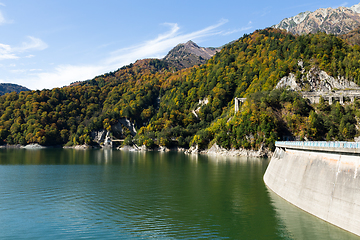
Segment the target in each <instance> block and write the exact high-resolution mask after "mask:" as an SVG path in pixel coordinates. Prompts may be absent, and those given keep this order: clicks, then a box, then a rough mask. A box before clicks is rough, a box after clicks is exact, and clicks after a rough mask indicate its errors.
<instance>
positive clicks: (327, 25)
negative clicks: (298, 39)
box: [272, 3, 360, 35]
mask: <svg viewBox="0 0 360 240" xmlns="http://www.w3.org/2000/svg"><path fill="white" fill-rule="evenodd" d="M359 13H360V3H359V4H357V5H354V6H352V7H350V8H347V7H338V8H336V9H333V8H320V9H318V10H316V11H314V12H310V11H307V12H302V13H299V14H298V15H296V16H293V17H290V18H285V19H283V20H282V21H281V22H280V23H279V24H276V25H273V26H272V27H274V28H280V29H285V30H287V31H289V32H291V33H294V34H304V33H305V34H306V33H316V32H318V31H322V32H326V33H328V34H336V35H340V34H345V33H348V32H350V31H351V30H354V29H355V28H357V27H358V26H359V25H360V14H359Z"/></svg>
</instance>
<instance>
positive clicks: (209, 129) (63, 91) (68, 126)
mask: <svg viewBox="0 0 360 240" xmlns="http://www.w3.org/2000/svg"><path fill="white" fill-rule="evenodd" d="M299 60H303V63H304V64H303V65H304V68H305V70H309V69H311V68H312V67H314V66H317V67H318V68H320V69H321V70H324V71H326V72H327V73H328V74H329V75H331V76H345V77H346V78H348V79H349V80H351V81H354V82H355V83H357V84H359V83H360V68H359V67H360V47H359V46H358V45H355V46H350V45H348V44H347V43H346V42H345V41H344V40H342V39H340V38H338V37H336V36H334V35H327V34H325V33H318V34H309V35H301V36H294V35H292V34H289V33H286V32H284V31H281V30H276V29H265V30H259V31H256V32H254V33H253V34H251V35H244V36H243V37H242V38H240V39H239V40H238V41H236V42H234V43H232V44H229V45H226V46H224V47H223V49H222V50H221V51H220V52H219V53H217V54H216V55H215V56H213V57H212V58H211V59H210V60H208V61H207V63H206V64H203V65H200V66H195V67H192V68H187V69H183V70H180V71H176V72H174V69H172V68H171V67H169V66H168V64H167V62H166V61H164V60H158V59H146V60H140V61H137V62H136V63H134V64H130V65H129V66H125V67H123V68H121V69H119V70H117V71H115V72H111V73H108V74H105V75H102V76H98V77H95V78H94V79H92V80H89V81H85V82H82V83H81V84H79V85H77V86H72V87H64V88H55V89H52V90H43V91H31V92H21V93H20V94H16V93H10V94H6V95H4V96H1V97H0V141H1V142H2V143H8V144H17V143H19V144H28V143H40V144H42V145H58V144H59V145H60V144H61V145H62V144H68V145H72V144H83V143H87V144H92V138H91V132H92V131H96V130H101V129H105V130H107V131H109V132H112V131H113V129H112V126H113V125H115V124H116V123H117V122H118V121H119V119H120V118H122V117H125V118H127V119H129V120H130V121H131V122H133V123H134V124H135V126H136V127H137V130H138V131H137V132H138V133H137V135H136V136H135V138H134V139H132V140H131V138H132V137H131V136H130V134H129V133H128V132H127V131H125V132H124V134H123V136H121V137H122V138H125V139H126V141H125V142H126V143H131V141H134V142H135V143H137V144H139V145H142V144H145V145H146V146H147V147H149V148H152V147H154V146H156V145H161V146H167V147H171V146H175V145H177V146H182V147H189V146H191V145H195V144H197V145H198V146H199V147H200V148H206V147H208V146H209V144H212V143H215V142H216V143H218V144H219V145H221V146H223V147H225V148H252V149H258V148H259V147H260V146H262V145H264V146H267V147H270V148H273V147H274V141H275V140H278V139H282V138H283V137H284V136H291V137H296V138H299V139H314V140H325V139H326V140H351V139H353V138H354V136H356V135H357V130H356V124H357V120H356V119H358V117H360V111H359V110H358V106H359V103H358V102H356V103H355V104H353V105H347V106H341V105H340V104H339V103H336V104H333V105H331V106H329V105H328V104H327V103H326V102H324V101H321V103H320V104H318V105H312V106H310V105H309V103H308V102H307V101H306V100H305V99H302V98H301V97H300V95H298V94H297V93H296V92H290V91H287V90H273V89H274V86H275V85H276V84H277V82H278V81H279V79H281V78H282V77H284V76H287V75H288V74H289V73H294V74H295V75H296V76H297V77H298V78H299V79H300V77H301V74H303V73H302V72H301V71H300V69H299V66H298V61H299ZM234 97H247V102H245V103H244V104H243V106H242V108H241V111H239V112H238V113H237V114H236V115H235V114H234V100H233V99H234ZM125 130H126V129H125Z"/></svg>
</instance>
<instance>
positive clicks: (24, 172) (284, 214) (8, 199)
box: [0, 149, 358, 239]
mask: <svg viewBox="0 0 360 240" xmlns="http://www.w3.org/2000/svg"><path fill="white" fill-rule="evenodd" d="M267 164H268V160H266V159H254V158H248V159H247V158H222V157H209V156H197V155H196V156H188V155H184V154H182V153H158V152H147V153H144V152H121V151H111V150H86V151H83V150H73V149H44V150H24V149H0V239H79V238H90V239H121V238H122V239H129V238H141V239H149V238H166V239H169V238H170V239H171V238H173V239H184V238H186V239H188V238H211V239H214V238H216V239H358V238H357V237H356V236H355V235H352V234H350V233H347V232H345V231H343V230H341V229H339V228H337V227H335V226H332V225H330V224H328V223H326V222H323V221H322V220H319V219H317V218H315V217H313V216H312V215H310V214H307V213H305V212H303V211H301V210H299V209H297V208H296V207H294V206H293V205H291V204H289V203H287V202H286V201H284V200H283V199H281V198H279V197H278V196H276V195H275V194H274V193H272V192H271V191H270V190H268V189H267V188H266V186H265V184H264V182H263V180H262V176H263V174H264V172H265V169H266V167H267Z"/></svg>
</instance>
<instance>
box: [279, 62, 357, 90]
mask: <svg viewBox="0 0 360 240" xmlns="http://www.w3.org/2000/svg"><path fill="white" fill-rule="evenodd" d="M298 64H299V66H300V67H302V61H299V63H298ZM301 72H302V77H301V79H296V76H295V75H294V74H293V73H290V74H289V76H285V77H283V78H282V79H280V81H279V82H278V84H277V85H276V87H275V88H276V89H279V88H288V89H290V90H294V91H309V92H330V91H334V90H348V89H351V90H360V87H359V86H358V85H357V84H356V83H354V82H351V81H349V80H347V79H345V78H344V77H337V78H334V77H331V76H329V75H328V74H327V73H326V72H324V71H322V70H320V69H319V68H317V67H313V68H311V69H310V71H309V72H308V73H305V71H304V69H302V71H301Z"/></svg>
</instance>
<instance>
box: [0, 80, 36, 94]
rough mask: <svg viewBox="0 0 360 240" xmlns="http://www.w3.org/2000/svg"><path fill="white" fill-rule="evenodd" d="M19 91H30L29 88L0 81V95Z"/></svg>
mask: <svg viewBox="0 0 360 240" xmlns="http://www.w3.org/2000/svg"><path fill="white" fill-rule="evenodd" d="M21 91H30V89H28V88H26V87H23V86H20V85H17V84H13V83H0V95H4V94H5V93H11V92H17V93H19V92H21Z"/></svg>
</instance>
